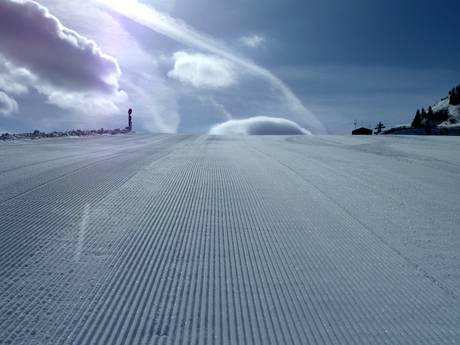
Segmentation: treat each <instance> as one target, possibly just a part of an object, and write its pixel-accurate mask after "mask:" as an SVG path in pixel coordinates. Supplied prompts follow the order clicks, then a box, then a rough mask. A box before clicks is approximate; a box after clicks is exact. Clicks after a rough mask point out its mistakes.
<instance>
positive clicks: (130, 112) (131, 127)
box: [128, 109, 133, 132]
mask: <svg viewBox="0 0 460 345" xmlns="http://www.w3.org/2000/svg"><path fill="white" fill-rule="evenodd" d="M132 114H133V110H132V109H129V110H128V129H129V131H130V132H131V131H132V130H133V117H132Z"/></svg>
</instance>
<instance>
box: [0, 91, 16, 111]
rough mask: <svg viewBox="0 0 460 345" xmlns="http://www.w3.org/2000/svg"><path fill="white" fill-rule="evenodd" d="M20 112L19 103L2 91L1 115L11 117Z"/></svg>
mask: <svg viewBox="0 0 460 345" xmlns="http://www.w3.org/2000/svg"><path fill="white" fill-rule="evenodd" d="M17 111H18V103H17V102H16V101H15V100H14V99H13V98H11V97H10V96H8V95H7V94H6V93H4V92H3V91H0V114H1V115H5V116H8V115H11V114H12V113H15V112H17Z"/></svg>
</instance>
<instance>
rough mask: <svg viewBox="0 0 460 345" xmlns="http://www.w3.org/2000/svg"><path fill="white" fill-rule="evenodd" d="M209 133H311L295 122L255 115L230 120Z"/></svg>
mask: <svg viewBox="0 0 460 345" xmlns="http://www.w3.org/2000/svg"><path fill="white" fill-rule="evenodd" d="M209 134H210V135H306V134H311V133H310V132H309V131H307V130H306V129H304V128H302V127H300V126H299V125H298V124H297V123H295V122H293V121H290V120H287V119H283V118H276V117H266V116H256V117H251V118H248V119H243V120H230V121H227V122H224V123H221V124H219V125H217V126H215V127H213V128H211V130H210V131H209Z"/></svg>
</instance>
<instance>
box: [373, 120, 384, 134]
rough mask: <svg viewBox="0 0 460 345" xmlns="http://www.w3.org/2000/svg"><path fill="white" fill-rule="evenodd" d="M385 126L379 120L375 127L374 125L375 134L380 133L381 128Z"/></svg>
mask: <svg viewBox="0 0 460 345" xmlns="http://www.w3.org/2000/svg"><path fill="white" fill-rule="evenodd" d="M384 128H386V127H385V125H384V124H383V123H382V122H379V123H378V124H377V127H375V134H380V133H382V129H384Z"/></svg>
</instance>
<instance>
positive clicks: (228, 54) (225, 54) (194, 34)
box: [98, 0, 325, 133]
mask: <svg viewBox="0 0 460 345" xmlns="http://www.w3.org/2000/svg"><path fill="white" fill-rule="evenodd" d="M98 1H99V2H100V3H101V4H102V5H105V6H108V7H109V8H110V9H112V10H113V11H116V12H117V13H119V14H120V15H123V16H126V17H128V18H130V19H131V20H133V21H135V22H137V23H138V24H140V25H143V26H145V27H147V28H150V29H151V30H153V31H155V32H157V33H160V34H162V35H164V36H166V37H169V38H171V39H173V40H175V41H177V42H180V43H182V44H185V45H188V46H190V47H194V48H197V49H201V50H204V51H207V52H209V53H212V54H215V55H218V56H220V57H221V58H224V59H226V60H228V61H231V62H233V63H234V64H235V65H237V66H239V67H241V68H244V69H245V70H246V71H248V72H250V73H252V74H254V75H256V76H258V77H261V78H263V79H265V80H266V81H267V82H269V83H270V85H271V86H272V87H273V88H276V89H277V90H279V91H280V92H281V95H282V96H283V97H284V99H285V101H286V102H287V104H288V106H289V108H290V109H291V111H292V112H293V113H294V114H296V115H297V116H296V117H297V118H298V119H299V120H301V121H302V123H305V124H307V125H308V126H309V127H310V128H311V129H312V130H314V131H315V132H317V133H323V132H325V128H324V126H323V124H322V123H321V122H320V121H319V120H318V119H317V118H316V117H315V116H314V115H313V114H312V113H311V112H310V111H309V110H308V109H306V108H305V106H304V105H303V104H302V102H301V101H300V99H299V98H298V97H297V96H296V95H295V94H294V93H293V92H292V90H291V89H290V88H289V87H288V86H287V85H286V84H285V83H283V81H281V80H280V79H279V78H278V77H277V76H275V75H274V74H273V73H272V72H270V71H269V70H267V69H265V68H263V67H261V66H259V65H257V64H255V63H254V62H252V61H250V60H248V59H245V58H243V57H240V56H239V55H238V54H236V53H234V52H232V51H231V50H229V49H228V48H227V47H226V46H225V45H223V44H222V43H220V42H218V41H217V40H215V39H213V38H212V37H209V36H207V35H205V34H203V33H200V32H198V31H197V30H195V29H193V28H191V27H190V26H188V25H187V24H185V23H184V22H182V21H180V20H177V19H175V18H173V17H171V16H168V15H166V14H163V13H161V12H158V11H157V10H155V9H154V8H153V7H151V6H148V5H146V4H143V3H140V2H138V1H136V0H130V1H117V0H98Z"/></svg>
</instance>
